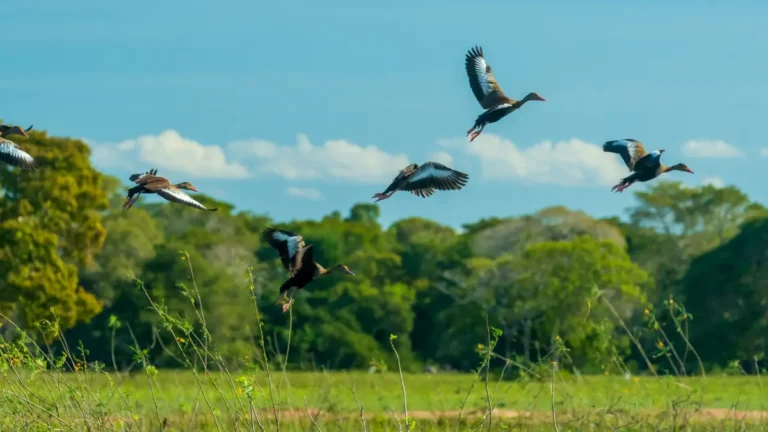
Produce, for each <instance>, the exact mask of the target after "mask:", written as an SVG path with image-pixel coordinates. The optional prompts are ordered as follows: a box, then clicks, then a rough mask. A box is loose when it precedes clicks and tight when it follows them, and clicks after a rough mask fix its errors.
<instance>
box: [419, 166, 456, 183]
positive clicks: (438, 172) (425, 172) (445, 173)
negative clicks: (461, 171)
mask: <svg viewBox="0 0 768 432" xmlns="http://www.w3.org/2000/svg"><path fill="white" fill-rule="evenodd" d="M452 174H453V172H452V171H451V170H450V169H440V168H438V167H437V166H435V165H434V164H424V165H422V166H421V168H420V169H419V170H418V171H417V172H416V173H415V174H413V175H412V176H411V177H410V178H409V180H410V181H412V182H416V181H419V180H423V179H426V178H433V179H441V178H448V177H451V175H452Z"/></svg>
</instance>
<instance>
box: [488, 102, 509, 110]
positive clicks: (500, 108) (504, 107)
mask: <svg viewBox="0 0 768 432" xmlns="http://www.w3.org/2000/svg"><path fill="white" fill-rule="evenodd" d="M510 107H512V104H508V103H505V104H501V105H497V106H495V107H493V108H491V109H489V110H488V112H490V111H497V110H503V109H506V108H510Z"/></svg>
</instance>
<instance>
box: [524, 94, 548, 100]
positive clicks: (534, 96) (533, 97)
mask: <svg viewBox="0 0 768 432" xmlns="http://www.w3.org/2000/svg"><path fill="white" fill-rule="evenodd" d="M525 100H526V101H542V102H544V101H546V99H544V98H543V97H541V95H539V94H538V93H536V92H531V93H528V95H527V96H525Z"/></svg>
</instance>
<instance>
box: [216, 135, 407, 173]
mask: <svg viewBox="0 0 768 432" xmlns="http://www.w3.org/2000/svg"><path fill="white" fill-rule="evenodd" d="M227 151H229V152H231V153H232V154H234V155H237V157H238V160H242V161H252V162H253V163H254V164H255V167H254V169H253V171H254V172H262V173H271V174H275V175H278V176H280V177H283V178H286V179H289V180H308V179H317V178H320V179H330V178H336V179H342V180H354V181H359V182H363V183H384V182H388V181H390V180H392V178H393V177H394V176H395V175H396V174H397V173H398V171H400V170H401V169H403V167H405V166H406V165H408V157H407V156H406V155H404V154H389V153H387V152H385V151H382V150H380V149H379V148H378V147H376V146H371V145H369V146H366V147H362V146H358V145H356V144H353V143H350V142H349V141H345V140H329V141H326V142H325V143H324V144H322V145H317V146H315V145H312V143H311V142H310V141H309V139H308V138H307V136H306V135H302V134H299V135H298V137H297V143H296V145H295V146H279V145H276V144H274V143H272V142H269V141H263V140H241V141H235V142H232V143H231V144H229V146H227Z"/></svg>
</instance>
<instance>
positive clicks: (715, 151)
mask: <svg viewBox="0 0 768 432" xmlns="http://www.w3.org/2000/svg"><path fill="white" fill-rule="evenodd" d="M683 154H684V155H685V156H689V157H697V158H734V157H740V156H742V152H741V150H739V149H738V148H736V147H735V146H733V145H732V144H729V143H727V142H725V141H723V140H706V139H698V140H690V141H688V142H686V143H685V144H683Z"/></svg>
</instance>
